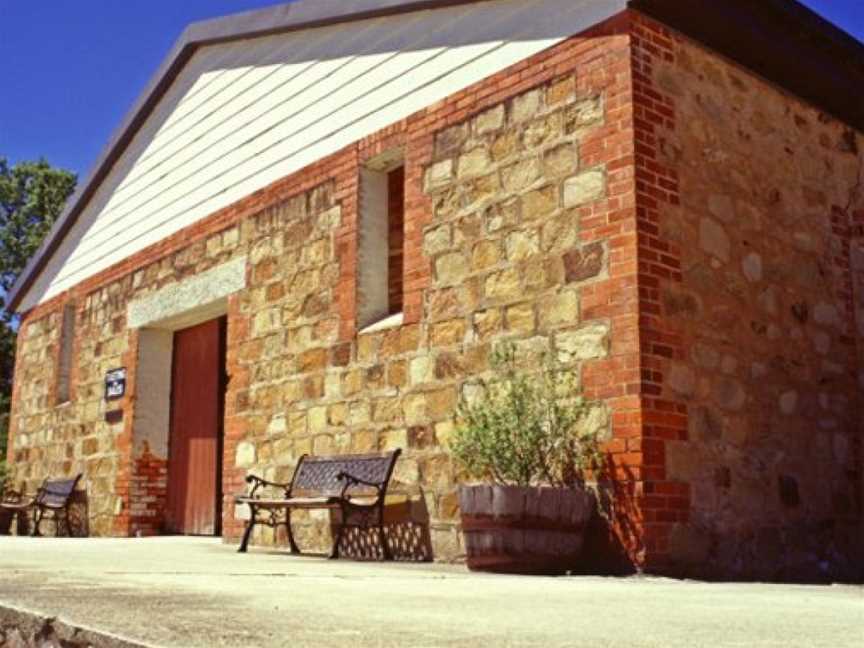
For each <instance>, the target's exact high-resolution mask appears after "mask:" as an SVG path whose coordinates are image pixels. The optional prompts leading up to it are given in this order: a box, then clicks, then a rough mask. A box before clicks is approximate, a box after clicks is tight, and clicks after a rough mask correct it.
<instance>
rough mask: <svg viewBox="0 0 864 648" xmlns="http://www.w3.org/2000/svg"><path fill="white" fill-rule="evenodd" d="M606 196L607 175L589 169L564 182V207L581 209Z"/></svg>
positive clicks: (599, 170)
mask: <svg viewBox="0 0 864 648" xmlns="http://www.w3.org/2000/svg"><path fill="white" fill-rule="evenodd" d="M605 195H606V173H605V172H604V171H603V170H602V169H589V170H587V171H583V172H582V173H579V174H577V175H575V176H572V177H570V178H568V179H567V180H565V181H564V207H568V208H569V207H579V206H581V205H585V204H587V203H590V202H594V201H595V200H600V199H601V198H603V197H604V196H605Z"/></svg>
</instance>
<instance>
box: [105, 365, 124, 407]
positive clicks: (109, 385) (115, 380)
mask: <svg viewBox="0 0 864 648" xmlns="http://www.w3.org/2000/svg"><path fill="white" fill-rule="evenodd" d="M125 393H126V367H122V368H120V369H112V370H111V371H109V372H108V373H107V374H105V400H109V401H110V400H117V399H118V398H123V395H124V394H125Z"/></svg>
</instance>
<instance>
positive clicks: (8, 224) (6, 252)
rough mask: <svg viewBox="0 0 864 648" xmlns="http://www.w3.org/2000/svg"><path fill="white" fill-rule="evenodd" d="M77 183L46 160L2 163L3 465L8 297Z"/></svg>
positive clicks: (11, 349) (10, 331)
mask: <svg viewBox="0 0 864 648" xmlns="http://www.w3.org/2000/svg"><path fill="white" fill-rule="evenodd" d="M76 182H77V178H76V176H75V175H74V174H72V173H70V172H69V171H64V170H63V169H56V168H54V167H52V166H51V165H50V164H48V162H46V161H45V160H39V161H38V162H19V163H18V164H15V165H14V166H10V165H9V163H8V162H7V160H6V158H3V157H0V461H2V459H3V458H4V457H5V455H6V434H7V426H8V415H9V404H10V401H11V398H12V375H13V371H14V369H15V337H16V333H17V320H16V318H15V315H14V313H11V312H9V311H8V310H7V308H6V296H7V294H8V292H9V289H10V288H11V287H12V285H13V284H14V283H15V281H16V280H17V279H18V276H19V275H20V274H21V271H22V270H23V269H24V267H25V266H26V265H27V261H28V260H29V259H30V257H31V256H33V254H34V253H35V252H36V250H37V249H38V247H39V245H40V244H41V243H42V240H43V239H44V238H45V235H46V234H47V233H48V231H49V230H50V229H51V226H52V225H53V224H54V221H56V220H57V218H58V217H59V216H60V213H61V212H62V211H63V206H64V205H65V204H66V200H67V199H68V198H69V196H70V195H71V194H72V192H73V191H74V190H75V184H76Z"/></svg>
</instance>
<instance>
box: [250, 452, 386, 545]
mask: <svg viewBox="0 0 864 648" xmlns="http://www.w3.org/2000/svg"><path fill="white" fill-rule="evenodd" d="M401 452H402V451H401V450H394V451H392V452H384V453H371V454H355V455H334V456H326V457H325V456H322V457H313V456H310V455H303V456H302V457H301V458H300V462H299V463H298V464H297V468H296V469H295V470H294V476H293V477H292V478H291V481H290V482H288V483H284V484H283V483H276V482H270V481H267V480H265V479H262V478H261V477H257V476H255V475H249V476H248V477H246V482H247V483H248V484H250V485H251V487H252V488H251V490H250V491H249V493H248V494H246V495H241V496H238V497H236V502H237V503H238V504H248V505H249V509H250V510H249V521H248V522H247V523H246V530H245V532H244V533H243V541H242V542H241V543H240V549H239V550H238V551H240V552H241V553H242V552H245V551H246V548H247V546H248V545H249V538H250V537H251V535H252V530H253V529H254V528H255V526H256V525H258V524H266V525H267V526H270V527H272V528H274V529H276V528H278V527H279V526H280V525H284V526H285V529H286V531H287V533H288V544H289V546H290V549H291V553H293V554H299V553H301V552H300V549H299V547H298V546H297V543H296V542H295V540H294V534H293V533H292V531H291V511H292V509H339V510H340V511H341V513H342V520H341V524H340V525H339V529H338V531H337V533H336V535H335V537H334V538H333V548H332V550H331V551H330V558H338V557H339V542H340V540H342V538H343V536H344V533H345V529H346V528H348V527H359V528H368V527H371V526H376V527H377V528H378V534H379V535H378V537H379V539H380V541H381V547H382V549H383V556H384V559H385V560H389V559H390V558H391V554H390V550H389V548H388V546H387V540H386V538H385V537H384V498H385V497H386V495H387V486H388V484H389V483H390V477H391V475H392V474H393V466H394V465H395V464H396V459H397V458H398V457H399V454H400V453H401Z"/></svg>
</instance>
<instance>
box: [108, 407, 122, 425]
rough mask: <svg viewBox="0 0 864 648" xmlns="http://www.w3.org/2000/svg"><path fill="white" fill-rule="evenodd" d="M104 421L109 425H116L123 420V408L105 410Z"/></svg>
mask: <svg viewBox="0 0 864 648" xmlns="http://www.w3.org/2000/svg"><path fill="white" fill-rule="evenodd" d="M105 422H106V423H108V424H109V425H116V424H117V423H122V422H123V410H122V409H118V410H111V411H110V412H105Z"/></svg>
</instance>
